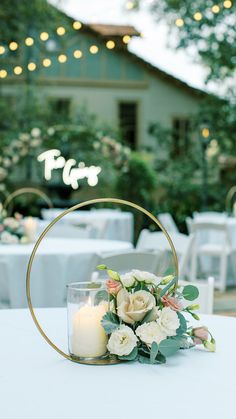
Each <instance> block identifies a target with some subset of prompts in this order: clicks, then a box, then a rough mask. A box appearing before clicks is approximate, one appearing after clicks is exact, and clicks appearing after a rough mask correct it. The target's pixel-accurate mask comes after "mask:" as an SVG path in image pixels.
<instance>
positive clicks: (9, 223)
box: [3, 217, 19, 230]
mask: <svg viewBox="0 0 236 419" xmlns="http://www.w3.org/2000/svg"><path fill="white" fill-rule="evenodd" d="M3 224H4V226H5V227H8V228H11V229H12V230H16V229H17V228H19V222H18V221H17V220H16V219H15V218H13V217H7V218H5V220H3Z"/></svg>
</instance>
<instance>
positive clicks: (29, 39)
mask: <svg viewBox="0 0 236 419" xmlns="http://www.w3.org/2000/svg"><path fill="white" fill-rule="evenodd" d="M25 45H26V46H27V47H31V46H32V45H34V40H33V38H31V36H28V37H27V38H25Z"/></svg>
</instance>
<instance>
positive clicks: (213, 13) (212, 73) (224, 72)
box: [135, 0, 236, 82]
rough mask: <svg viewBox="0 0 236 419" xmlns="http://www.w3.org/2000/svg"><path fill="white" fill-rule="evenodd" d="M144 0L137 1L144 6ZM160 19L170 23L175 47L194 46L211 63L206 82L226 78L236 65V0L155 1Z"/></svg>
mask: <svg viewBox="0 0 236 419" xmlns="http://www.w3.org/2000/svg"><path fill="white" fill-rule="evenodd" d="M141 3H144V0H136V2H135V4H136V6H137V7H138V6H140V4H141ZM150 9H151V12H152V15H153V16H155V19H156V20H157V21H160V20H164V21H165V22H167V24H168V25H169V28H170V31H171V33H173V34H174V36H173V37H172V40H173V42H174V44H172V46H173V47H177V48H189V47H191V48H192V49H194V50H195V51H196V52H197V53H198V55H199V57H200V59H201V61H202V63H203V64H204V65H206V66H207V69H208V77H207V80H206V81H209V80H213V81H217V82H221V81H222V80H224V81H226V80H227V79H229V78H230V77H232V76H233V75H234V72H235V66H236V30H235V27H236V2H234V3H233V1H231V0H225V1H218V0H217V1H216V0H195V1H191V0H187V1H186V0H153V1H152V2H151V6H150ZM176 34H177V36H176Z"/></svg>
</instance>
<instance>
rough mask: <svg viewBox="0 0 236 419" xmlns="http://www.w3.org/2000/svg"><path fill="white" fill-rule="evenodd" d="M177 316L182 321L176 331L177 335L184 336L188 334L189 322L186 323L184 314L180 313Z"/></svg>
mask: <svg viewBox="0 0 236 419" xmlns="http://www.w3.org/2000/svg"><path fill="white" fill-rule="evenodd" d="M177 316H178V318H179V321H180V326H179V328H178V329H177V330H176V333H177V335H183V334H184V333H186V331H187V328H188V326H187V321H186V319H185V317H184V316H183V314H181V313H179V312H178V313H177Z"/></svg>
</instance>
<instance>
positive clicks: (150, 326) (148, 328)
mask: <svg viewBox="0 0 236 419" xmlns="http://www.w3.org/2000/svg"><path fill="white" fill-rule="evenodd" d="M135 333H136V335H137V336H138V337H139V338H140V339H141V341H142V342H144V343H146V344H147V345H149V346H151V345H152V343H153V342H156V343H158V344H159V343H160V342H161V341H162V340H164V339H166V337H167V336H166V334H165V333H164V331H163V330H162V328H161V327H160V325H159V324H158V323H157V322H150V323H144V324H142V325H141V326H139V327H138V328H137V329H136V331H135Z"/></svg>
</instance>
